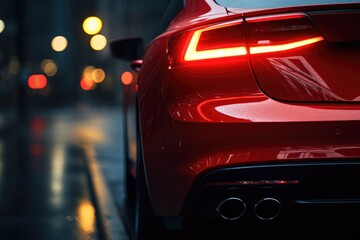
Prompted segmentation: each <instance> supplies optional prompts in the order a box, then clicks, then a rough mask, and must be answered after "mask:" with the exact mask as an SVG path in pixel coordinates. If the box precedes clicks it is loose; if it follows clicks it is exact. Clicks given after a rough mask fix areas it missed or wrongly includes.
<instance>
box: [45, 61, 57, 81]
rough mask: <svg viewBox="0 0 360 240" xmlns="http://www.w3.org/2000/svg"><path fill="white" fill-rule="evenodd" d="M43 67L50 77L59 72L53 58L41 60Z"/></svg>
mask: <svg viewBox="0 0 360 240" xmlns="http://www.w3.org/2000/svg"><path fill="white" fill-rule="evenodd" d="M41 69H42V70H43V72H44V73H45V74H46V75H48V76H49V77H53V76H55V74H56V73H57V65H56V63H55V62H54V61H53V60H51V59H45V60H44V61H42V62H41Z"/></svg>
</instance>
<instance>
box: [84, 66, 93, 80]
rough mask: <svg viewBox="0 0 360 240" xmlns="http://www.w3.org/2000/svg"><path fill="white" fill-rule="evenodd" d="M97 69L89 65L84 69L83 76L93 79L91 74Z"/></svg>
mask: <svg viewBox="0 0 360 240" xmlns="http://www.w3.org/2000/svg"><path fill="white" fill-rule="evenodd" d="M94 70H95V67H94V66H87V67H85V68H84V70H83V77H84V78H85V79H90V80H91V74H92V72H93V71H94Z"/></svg>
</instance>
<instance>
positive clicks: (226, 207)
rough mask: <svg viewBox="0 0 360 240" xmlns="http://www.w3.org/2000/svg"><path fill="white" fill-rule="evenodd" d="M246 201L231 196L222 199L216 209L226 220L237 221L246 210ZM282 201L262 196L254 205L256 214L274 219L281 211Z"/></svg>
mask: <svg viewBox="0 0 360 240" xmlns="http://www.w3.org/2000/svg"><path fill="white" fill-rule="evenodd" d="M246 207H247V206H246V204H245V202H244V201H243V200H242V199H240V198H238V197H230V198H226V199H224V200H222V201H221V202H220V203H219V204H218V206H217V208H216V211H217V213H218V214H219V216H220V217H221V218H223V219H225V220H229V221H235V220H237V219H240V218H241V217H242V216H243V215H244V213H245V210H246ZM281 208H282V206H281V202H280V201H279V200H278V199H276V198H272V197H267V198H262V199H260V200H259V201H257V202H256V203H255V205H254V207H253V212H254V215H255V216H256V217H257V218H258V219H260V220H265V221H267V220H273V219H275V218H276V217H277V216H278V215H279V214H280V212H281Z"/></svg>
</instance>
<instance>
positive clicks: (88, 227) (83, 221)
mask: <svg viewBox="0 0 360 240" xmlns="http://www.w3.org/2000/svg"><path fill="white" fill-rule="evenodd" d="M77 219H78V222H79V227H80V229H81V230H82V231H84V232H86V233H92V232H94V230H95V209H94V207H93V205H92V204H91V203H90V202H89V201H88V200H86V199H84V200H82V201H81V202H80V204H79V206H78V208H77Z"/></svg>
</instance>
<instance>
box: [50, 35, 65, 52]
mask: <svg viewBox="0 0 360 240" xmlns="http://www.w3.org/2000/svg"><path fill="white" fill-rule="evenodd" d="M67 45H68V41H67V39H66V38H65V37H64V36H56V37H54V38H53V40H52V41H51V48H52V49H53V50H54V51H56V52H62V51H64V50H65V49H66V47H67Z"/></svg>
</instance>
